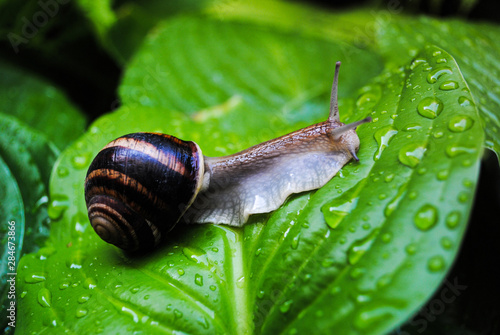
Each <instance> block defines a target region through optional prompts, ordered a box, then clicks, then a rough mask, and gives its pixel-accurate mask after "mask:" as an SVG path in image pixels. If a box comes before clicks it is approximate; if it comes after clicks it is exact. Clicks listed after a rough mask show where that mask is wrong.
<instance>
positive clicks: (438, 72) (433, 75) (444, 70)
mask: <svg viewBox="0 0 500 335" xmlns="http://www.w3.org/2000/svg"><path fill="white" fill-rule="evenodd" d="M444 74H449V75H451V74H453V71H452V70H451V69H450V68H449V67H441V68H437V69H434V70H432V71H431V72H429V73H428V74H427V82H428V83H429V84H434V83H435V82H436V81H438V79H439V78H441V76H443V75H444Z"/></svg>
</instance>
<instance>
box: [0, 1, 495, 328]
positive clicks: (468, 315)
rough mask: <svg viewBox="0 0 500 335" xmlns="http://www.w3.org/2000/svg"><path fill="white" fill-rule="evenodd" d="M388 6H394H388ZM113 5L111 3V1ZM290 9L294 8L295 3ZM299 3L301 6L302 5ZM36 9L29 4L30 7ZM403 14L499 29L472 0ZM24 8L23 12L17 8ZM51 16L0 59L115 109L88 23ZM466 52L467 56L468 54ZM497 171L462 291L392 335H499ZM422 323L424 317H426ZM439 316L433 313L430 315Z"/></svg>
mask: <svg viewBox="0 0 500 335" xmlns="http://www.w3.org/2000/svg"><path fill="white" fill-rule="evenodd" d="M392 1H395V0H392ZM117 2H119V1H117ZM295 2H300V1H298V0H295ZM303 2H305V1H303ZM389 2H390V1H362V0H357V1H349V2H347V1H321V0H314V1H309V3H312V4H314V5H317V6H321V7H325V8H328V9H329V10H338V9H349V8H355V7H359V6H364V5H373V6H380V7H381V8H382V7H383V6H387V3H389ZM33 3H34V4H35V5H36V1H34V2H33ZM399 3H401V4H402V5H403V7H404V10H405V11H406V12H407V13H408V14H426V15H431V16H434V17H442V18H461V19H466V20H471V21H488V22H492V23H497V24H498V23H500V4H499V2H498V1H497V0H482V1H481V0H478V1H476V3H475V5H474V6H473V7H472V9H471V10H470V11H469V12H467V13H464V12H463V11H461V10H460V6H459V3H460V1H456V0H442V1H433V0H427V1H425V0H420V1H419V0H413V1H400V2H399ZM13 6H14V7H15V6H17V7H19V6H21V5H19V4H18V3H17V2H13V1H10V2H8V3H7V4H4V5H3V6H0V7H2V8H0V9H1V11H0V24H1V25H2V26H4V27H5V26H15V25H16V22H15V20H18V19H19V18H18V17H15V16H10V14H9V13H12V12H14V11H15V10H16V8H9V7H13ZM23 6H24V7H26V5H23ZM60 10H61V11H63V12H64V15H58V17H57V20H52V21H51V22H50V24H48V25H47V27H44V28H43V29H44V31H43V34H41V37H40V39H41V40H38V37H37V38H35V39H34V40H33V43H28V44H27V45H26V46H24V45H21V46H20V52H19V53H17V54H16V53H14V51H13V48H12V46H11V45H10V42H9V41H8V40H7V39H5V38H1V39H0V60H2V61H4V62H7V63H9V64H12V65H13V66H17V67H19V68H22V69H25V70H27V71H28V72H32V73H34V74H36V75H38V76H39V77H41V78H43V79H45V80H47V81H49V82H52V83H53V84H55V85H56V86H58V87H59V88H60V89H61V90H63V91H64V92H65V93H66V95H67V96H68V97H69V98H70V99H71V100H72V101H73V103H74V104H75V105H76V106H78V107H79V108H80V109H81V110H82V111H83V112H84V113H85V114H86V115H87V116H88V119H89V121H92V120H93V119H95V118H97V117H98V116H100V115H102V114H104V113H107V112H109V111H110V110H112V109H115V108H117V107H118V106H119V100H118V98H117V92H116V89H117V87H118V85H119V81H120V77H121V74H122V70H123V67H122V65H121V64H119V63H117V62H116V61H115V60H114V59H113V58H111V56H110V55H109V54H108V53H107V52H106V51H105V50H103V49H102V47H101V46H100V44H99V41H97V40H96V37H95V34H93V33H92V29H90V27H89V23H88V21H87V19H86V18H85V17H83V16H82V13H81V11H80V10H79V9H78V8H76V6H74V5H73V4H71V3H70V4H68V5H65V6H61V7H60ZM471 52H474V50H471ZM499 239H500V169H499V164H498V160H497V157H496V156H495V155H494V154H493V153H491V152H489V151H486V152H485V155H484V159H483V164H482V167H481V175H480V179H479V184H478V189H477V195H476V199H475V204H474V207H473V212H472V216H471V219H470V222H469V226H468V231H467V233H466V235H465V238H464V241H463V244H462V248H461V251H460V253H459V254H458V257H457V259H456V262H455V264H454V266H453V268H452V269H451V271H450V273H449V274H448V277H447V280H448V281H449V282H454V281H457V282H458V283H459V284H460V285H465V286H467V288H465V289H464V290H463V291H461V293H460V295H459V296H457V298H456V299H455V300H454V301H453V302H452V303H448V304H445V305H444V309H443V310H435V307H436V306H437V305H432V303H433V301H434V300H435V299H438V300H439V299H440V296H441V293H442V291H443V289H445V286H442V287H441V288H439V289H438V290H437V291H436V294H435V296H434V297H433V298H432V299H431V300H430V301H429V303H428V304H427V305H426V306H424V307H423V308H422V310H421V311H424V312H422V313H420V314H417V315H415V317H414V319H413V320H412V321H409V322H408V323H407V324H405V325H403V326H402V327H401V328H400V329H397V330H395V331H394V332H393V333H392V334H459V335H462V334H463V335H465V334H471V335H472V334H492V335H493V334H500V321H499V320H500V307H499V303H498V300H499V298H500V243H499ZM433 308H434V313H433V314H432V315H431V317H429V315H428V314H426V313H425V311H427V312H428V311H431V312H432V311H433ZM438 312H439V313H438Z"/></svg>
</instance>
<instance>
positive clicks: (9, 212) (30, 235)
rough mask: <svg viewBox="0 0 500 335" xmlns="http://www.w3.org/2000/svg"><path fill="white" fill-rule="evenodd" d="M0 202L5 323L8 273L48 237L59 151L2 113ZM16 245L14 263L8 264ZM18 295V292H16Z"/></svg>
mask: <svg viewBox="0 0 500 335" xmlns="http://www.w3.org/2000/svg"><path fill="white" fill-rule="evenodd" d="M0 130H1V133H2V136H1V137H0V200H1V205H0V206H1V207H2V208H1V211H0V213H1V217H0V218H1V220H2V227H3V228H2V231H1V233H0V239H1V240H2V258H1V259H2V261H1V265H2V267H1V270H0V271H1V272H0V274H1V276H2V282H1V284H0V292H2V293H3V294H2V296H1V298H0V299H1V300H0V302H1V304H2V314H1V316H2V321H1V326H2V328H4V326H5V325H6V323H7V321H9V320H7V318H6V317H5V315H6V309H5V308H3V307H5V304H6V303H9V302H10V300H11V299H7V298H8V296H7V290H9V289H10V284H9V283H8V282H7V281H6V279H7V277H9V278H10V276H7V274H8V273H15V272H16V267H17V265H18V263H19V262H18V261H19V258H20V257H21V255H22V254H24V253H29V252H33V251H36V250H37V249H38V248H39V246H40V245H41V244H42V243H43V242H44V241H45V239H46V238H47V236H48V222H47V203H48V183H49V176H50V170H51V168H52V165H53V163H54V162H55V157H56V155H57V154H58V151H57V149H56V148H55V147H54V146H53V145H52V144H50V143H49V142H48V141H47V139H46V138H45V137H44V136H43V135H42V134H40V133H38V132H36V131H34V130H33V129H31V128H29V127H28V126H26V125H25V124H23V123H21V122H19V121H18V120H17V119H15V118H13V117H11V116H7V115H3V114H0ZM11 221H14V222H15V224H14V227H15V236H14V237H15V238H14V240H13V241H12V240H9V239H8V238H9V236H11V235H9V232H10V230H9V228H8V227H9V226H10V225H9V222H11ZM9 242H13V243H14V246H15V249H14V256H15V262H13V263H8V261H9V256H12V254H10V253H9V252H12V250H11V249H10V246H12V243H9ZM17 293H19V292H17Z"/></svg>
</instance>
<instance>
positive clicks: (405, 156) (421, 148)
mask: <svg viewBox="0 0 500 335" xmlns="http://www.w3.org/2000/svg"><path fill="white" fill-rule="evenodd" d="M426 150H427V148H426V147H425V143H418V142H412V143H408V144H406V145H404V146H403V147H402V148H401V149H400V150H399V155H398V158H399V161H400V162H401V163H403V164H404V165H406V166H409V167H411V168H414V167H415V166H417V165H418V163H420V160H421V159H422V157H423V156H424V153H425V151H426Z"/></svg>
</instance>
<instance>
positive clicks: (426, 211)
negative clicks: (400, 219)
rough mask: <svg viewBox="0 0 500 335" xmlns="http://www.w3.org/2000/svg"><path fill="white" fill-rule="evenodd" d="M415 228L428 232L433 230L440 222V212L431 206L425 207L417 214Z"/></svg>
mask: <svg viewBox="0 0 500 335" xmlns="http://www.w3.org/2000/svg"><path fill="white" fill-rule="evenodd" d="M414 221H415V226H417V228H418V229H420V230H423V231H427V230H429V229H431V228H432V227H433V226H434V225H435V224H436V223H437V221H438V211H437V209H436V207H434V206H433V205H431V204H426V205H423V206H422V207H421V208H420V209H419V210H418V211H417V213H416V214H415V217H414Z"/></svg>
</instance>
